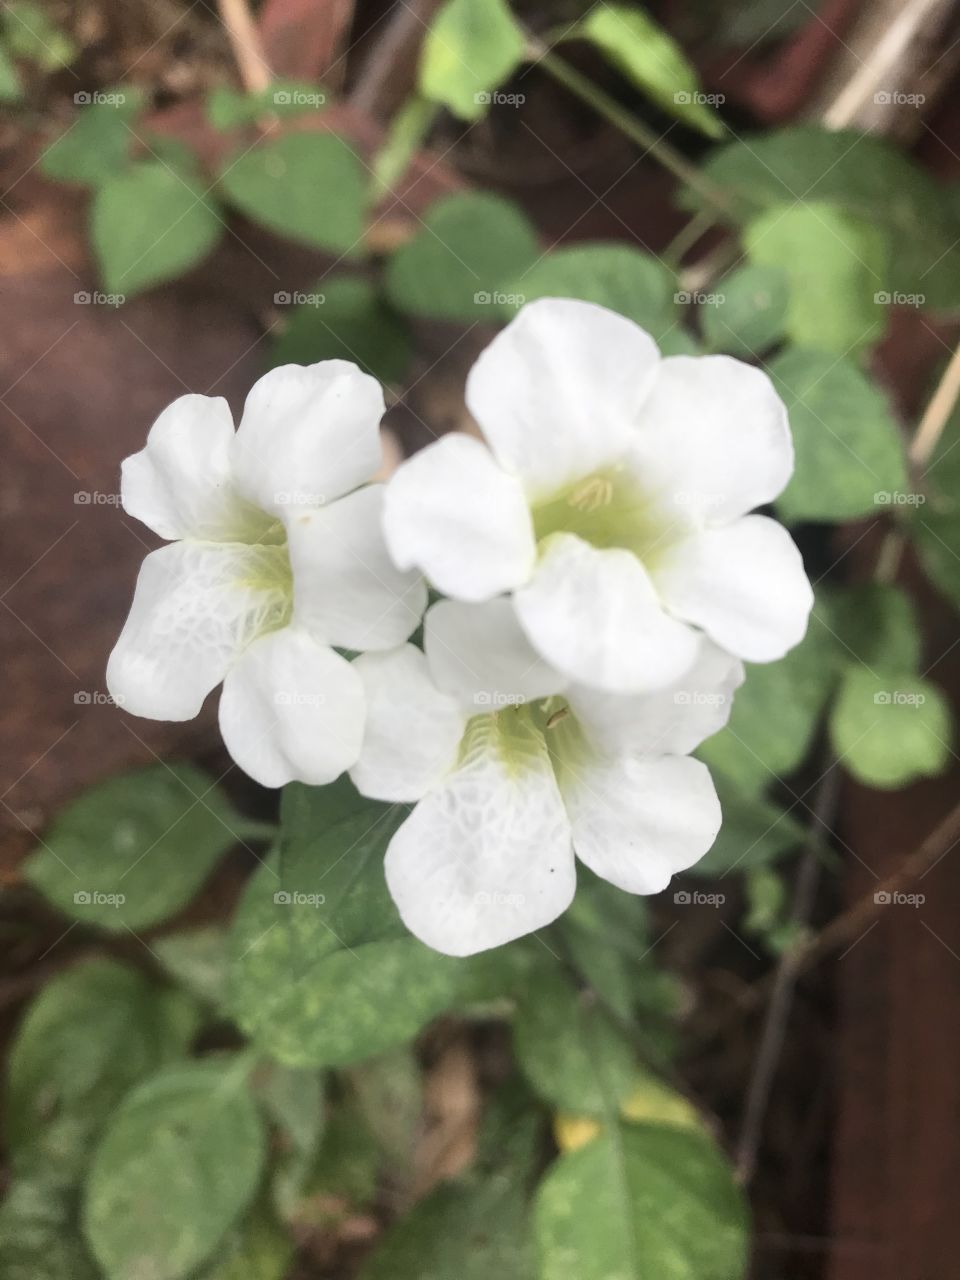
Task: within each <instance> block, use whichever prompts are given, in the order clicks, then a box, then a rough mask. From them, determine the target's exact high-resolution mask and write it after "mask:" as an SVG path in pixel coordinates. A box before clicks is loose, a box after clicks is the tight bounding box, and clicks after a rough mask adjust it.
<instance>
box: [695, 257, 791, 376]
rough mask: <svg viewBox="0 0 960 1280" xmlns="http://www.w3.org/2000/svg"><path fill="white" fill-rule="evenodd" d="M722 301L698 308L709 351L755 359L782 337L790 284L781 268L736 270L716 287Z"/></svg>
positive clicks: (756, 267)
mask: <svg viewBox="0 0 960 1280" xmlns="http://www.w3.org/2000/svg"><path fill="white" fill-rule="evenodd" d="M717 290H718V292H719V294H720V296H721V297H722V298H723V301H722V302H720V303H718V304H717V305H716V306H704V307H701V308H700V311H699V316H700V323H701V325H702V326H703V336H704V338H705V339H706V341H707V345H708V346H709V347H710V350H711V351H722V352H726V353H727V354H729V355H732V356H739V357H740V358H741V359H744V360H751V359H756V358H757V356H759V355H760V354H761V353H762V352H764V351H766V350H768V348H770V347H772V346H773V345H774V344H775V343H777V342H779V341H780V339H781V338H782V337H783V335H784V331H785V329H786V321H787V306H788V303H789V299H790V284H789V281H788V278H787V273H786V271H784V269H783V267H781V266H770V267H761V266H747V267H740V268H739V270H737V271H733V272H731V273H730V275H728V276H724V277H723V279H722V280H721V281H720V283H719V284H718V285H717Z"/></svg>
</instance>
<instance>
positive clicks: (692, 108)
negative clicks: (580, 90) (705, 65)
mask: <svg viewBox="0 0 960 1280" xmlns="http://www.w3.org/2000/svg"><path fill="white" fill-rule="evenodd" d="M564 38H565V39H581V40H589V41H590V43H591V44H593V45H595V46H596V47H597V48H598V49H599V50H600V51H601V52H602V53H603V54H604V55H605V56H606V57H607V58H609V60H610V61H611V62H612V63H613V65H614V66H615V67H617V68H618V70H620V71H622V72H623V74H624V75H625V76H626V77H627V78H628V79H629V80H631V81H632V82H633V84H635V85H636V87H637V88H638V89H640V90H642V91H643V92H644V93H645V94H647V96H648V97H649V98H651V99H652V101H654V102H655V103H656V104H657V105H658V106H660V107H662V108H663V109H664V110H665V111H666V112H668V113H669V114H670V115H672V116H674V117H676V119H678V120H682V121H683V122H684V123H685V124H689V125H692V126H693V127H694V128H695V129H699V130H700V132H701V133H705V134H707V136H708V137H710V138H720V137H723V134H724V133H725V129H724V127H723V122H722V121H721V120H720V118H719V116H718V115H717V114H716V108H715V106H714V105H713V104H712V103H711V101H710V100H709V99H708V96H707V95H706V94H704V93H702V92H701V89H700V79H699V77H698V76H697V73H696V71H695V70H694V68H693V66H692V65H691V63H690V61H689V59H688V58H687V56H686V54H685V53H684V52H683V50H682V49H681V48H680V46H679V45H678V44H677V42H676V40H674V39H673V37H672V36H670V35H668V34H667V32H666V31H664V29H663V28H662V27H661V26H660V25H659V24H658V23H656V22H654V20H653V19H652V18H651V17H650V16H649V14H647V13H644V11H643V10H642V9H633V8H630V7H628V6H627V5H624V4H597V5H595V6H593V7H592V8H591V9H590V10H589V12H588V13H587V16H586V17H585V18H584V19H583V20H582V21H581V22H579V23H577V24H576V25H575V26H574V27H573V28H571V29H570V30H569V31H568V32H566V33H565V36H564Z"/></svg>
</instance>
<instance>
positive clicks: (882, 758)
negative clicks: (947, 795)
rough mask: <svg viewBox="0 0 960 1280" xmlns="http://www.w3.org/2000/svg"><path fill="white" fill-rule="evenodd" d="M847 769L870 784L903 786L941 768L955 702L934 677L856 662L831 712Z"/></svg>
mask: <svg viewBox="0 0 960 1280" xmlns="http://www.w3.org/2000/svg"><path fill="white" fill-rule="evenodd" d="M830 736H831V739H832V741H833V747H834V750H835V751H836V753H837V755H838V756H839V757H840V759H841V763H842V764H843V766H844V768H845V769H847V770H848V771H849V772H850V773H852V774H853V776H854V777H855V778H857V779H859V781H860V782H864V783H866V784H867V786H871V787H883V788H897V787H903V786H906V785H907V783H908V782H913V781H915V780H916V779H917V778H923V777H928V776H935V775H936V774H938V773H941V772H942V771H943V770H944V769H945V768H946V766H947V764H948V763H949V760H950V740H951V738H952V736H953V729H952V725H951V713H950V706H949V703H948V702H947V700H946V699H945V698H944V696H943V694H942V693H941V692H940V691H939V689H937V688H936V687H935V686H934V685H932V684H931V683H930V682H929V680H924V679H922V678H920V677H919V676H915V675H912V674H910V673H909V672H897V671H894V670H890V669H881V670H877V671H875V672H872V671H868V670H866V669H865V668H863V667H853V666H851V667H850V668H849V669H848V671H847V673H846V675H845V676H844V678H843V683H842V685H841V686H840V694H839V697H838V698H837V701H836V704H835V706H834V708H833V711H832V713H831V716H830Z"/></svg>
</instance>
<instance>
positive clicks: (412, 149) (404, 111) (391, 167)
mask: <svg viewBox="0 0 960 1280" xmlns="http://www.w3.org/2000/svg"><path fill="white" fill-rule="evenodd" d="M436 117H437V107H436V104H435V103H433V102H428V101H427V99H426V98H422V97H420V96H419V95H418V94H414V95H413V96H412V97H410V98H408V99H407V101H406V102H405V103H404V104H403V106H402V107H401V108H400V110H399V111H398V112H397V113H396V114H395V115H394V117H393V119H392V120H391V121H390V124H389V125H388V127H387V137H386V141H385V142H384V144H383V146H382V147H381V148H380V149H379V151H377V153H376V155H375V156H374V158H373V176H372V178H371V181H370V190H369V192H368V199H369V200H370V203H371V204H376V203H377V202H378V201H379V200H382V199H383V197H384V196H385V195H388V194H389V192H391V191H392V190H393V188H394V187H395V186H396V185H397V183H398V182H399V181H400V179H401V178H402V177H403V175H404V174H405V173H406V172H407V169H408V168H409V167H410V164H411V162H412V160H413V157H414V156H415V155H416V153H417V151H418V150H419V148H420V146H421V145H422V143H423V141H424V139H425V138H426V136H427V134H428V133H429V132H430V126H431V125H432V124H433V122H434V120H435V119H436Z"/></svg>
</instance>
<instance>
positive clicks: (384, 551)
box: [107, 299, 813, 955]
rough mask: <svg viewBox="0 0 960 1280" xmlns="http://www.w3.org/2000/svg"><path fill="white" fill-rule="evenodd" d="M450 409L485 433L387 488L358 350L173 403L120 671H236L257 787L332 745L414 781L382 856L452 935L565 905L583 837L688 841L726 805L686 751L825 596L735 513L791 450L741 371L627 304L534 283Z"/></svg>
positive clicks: (377, 781)
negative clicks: (651, 326) (537, 294)
mask: <svg viewBox="0 0 960 1280" xmlns="http://www.w3.org/2000/svg"><path fill="white" fill-rule="evenodd" d="M467 405H468V408H469V409H470V411H471V413H472V414H473V416H474V418H475V419H476V421H477V423H478V424H479V426H480V427H481V429H482V431H483V435H484V437H485V441H486V443H481V442H480V441H479V440H478V439H475V438H474V437H472V436H467V435H464V434H453V435H449V436H445V437H444V438H443V439H441V440H439V441H438V442H437V443H435V444H433V445H431V446H430V447H428V448H427V449H425V450H423V451H422V452H421V453H420V454H418V455H417V456H415V457H414V458H412V459H411V460H410V461H408V462H406V463H404V464H403V465H402V466H401V467H400V468H399V470H398V471H397V472H396V473H395V475H394V476H393V477H392V479H391V480H390V482H389V483H388V484H387V485H386V486H383V485H379V484H369V483H366V482H367V481H369V479H370V477H371V476H373V475H374V474H375V473H376V471H377V469H378V467H379V466H380V461H381V454H380V442H379V423H380V419H381V417H382V414H383V410H384V404H383V396H382V393H381V390H380V387H379V386H378V384H377V383H376V382H375V380H374V379H372V378H370V377H369V376H367V375H366V374H363V373H361V372H360V371H359V370H358V369H357V368H356V367H355V366H354V365H351V364H349V363H347V362H344V361H340V360H330V361H324V362H323V363H321V364H316V365H312V366H310V367H308V368H303V367H300V366H296V365H289V366H286V367H284V368H280V369H274V370H273V371H272V372H271V373H268V374H267V375H266V377H264V378H261V380H260V381H259V382H258V383H257V384H256V386H254V388H253V390H252V391H251V392H250V395H249V396H248V398H247V402H246V405H245V407H244V412H243V417H242V419H241V422H240V425H239V427H238V428H237V430H236V432H235V431H234V427H233V423H232V420H231V417H230V413H229V410H228V408H227V406H226V403H225V402H224V401H223V400H221V399H212V398H208V397H205V396H197V395H190V396H183V397H182V398H181V399H179V400H177V401H175V402H174V404H172V405H171V406H170V407H169V408H168V409H166V410H165V411H164V413H162V414H161V415H160V417H159V418H158V419H157V421H156V423H155V424H154V426H153V428H152V429H151V431H150V434H149V436H148V439H147V444H146V447H145V448H144V449H143V450H142V451H141V452H140V453H138V454H135V455H134V456H133V457H131V458H128V459H127V460H126V462H125V463H124V465H123V478H122V498H123V505H124V508H125V510H126V511H127V512H129V514H131V515H133V516H136V517H137V518H138V519H140V520H142V521H143V522H144V523H145V524H146V525H148V526H149V527H150V528H151V529H153V530H154V531H155V532H156V533H158V534H160V536H161V537H163V538H165V539H168V540H170V541H169V545H167V546H165V547H163V548H161V549H160V550H158V551H153V552H151V553H150V554H149V555H148V556H147V558H146V560H145V561H144V563H143V566H142V568H141V571H140V577H139V579H138V582H137V588H136V593H135V596H134V600H133V605H132V608H131V611H130V616H129V617H128V619H127V622H126V625H125V626H124V629H123V632H122V634H121V636H120V639H119V641H118V642H117V645H116V648H115V649H114V651H113V654H112V655H111V658H110V662H109V666H108V672H107V681H108V686H109V689H110V692H111V694H112V695H113V696H114V697H115V698H116V699H117V701H118V702H121V703H122V705H123V707H124V708H125V709H126V710H128V711H132V712H134V713H135V714H138V715H144V716H151V717H154V718H157V719H167V720H184V719H188V718H190V717H192V716H195V715H196V714H197V712H198V711H199V710H200V707H201V704H202V703H203V701H204V699H205V698H206V696H207V695H208V694H209V693H210V691H211V690H212V689H213V688H214V687H215V686H216V685H217V684H219V683H220V682H221V681H222V683H223V691H222V693H221V696H220V726H221V730H222V733H223V738H224V741H225V743H226V745H227V747H228V749H229V751H230V753H231V755H232V756H233V758H234V759H235V760H236V761H237V763H238V764H239V765H240V766H241V767H242V768H243V769H245V770H246V771H247V772H248V773H249V774H250V775H251V776H252V777H254V778H255V779H257V780H258V781H260V782H262V783H263V784H264V785H266V786H281V785H283V784H284V783H286V782H289V781H292V780H300V781H304V782H308V783H312V784H322V783H327V782H330V781H332V780H333V779H334V778H336V777H337V776H338V775H339V774H341V773H343V772H344V771H345V770H349V772H350V776H351V778H352V779H353V781H354V783H355V785H356V786H357V788H358V789H359V790H360V791H361V792H362V793H363V794H364V795H367V796H370V797H372V798H375V799H379V800H387V801H401V802H408V803H409V802H415V806H416V807H415V808H414V809H413V812H412V813H411V815H410V816H409V817H408V818H407V820H406V821H405V822H404V823H403V825H402V826H401V827H400V829H399V830H398V832H397V834H396V835H395V836H394V838H393V840H392V842H391V844H390V847H389V850H388V852H387V859H386V875H387V881H388V884H389V887H390V891H391V893H392V895H393V897H394V900H395V901H396V903H397V906H398V908H399V910H400V913H401V915H402V917H403V919H404V921H405V922H406V924H407V925H408V927H409V928H410V929H411V930H412V931H413V932H414V933H415V934H416V935H417V936H418V937H420V938H421V939H423V941H425V942H426V943H428V944H429V945H430V946H432V947H435V948H437V949H438V950H440V951H444V952H447V953H449V954H454V955H467V954H471V953H473V952H476V951H481V950H484V949H485V948H488V947H492V946H496V945H499V944H500V943H503V942H506V941H509V940H510V939H512V938H516V937H519V936H520V935H522V934H525V933H529V932H531V931H532V930H535V929H538V928H540V927H542V926H544V925H546V924H549V923H550V921H552V920H554V919H555V918H556V917H557V916H558V915H560V913H561V912H563V911H564V910H565V909H566V907H567V906H568V905H569V904H570V901H571V899H572V897H573V894H574V889H575V880H576V872H575V863H574V854H576V856H577V857H578V858H579V859H580V860H581V861H582V862H584V863H585V864H586V865H587V866H589V867H590V868H591V869H592V870H593V871H595V872H596V873H597V874H598V875H600V876H602V877H604V878H605V879H607V880H609V881H612V882H613V883H614V884H616V885H619V886H620V887H622V888H623V889H625V890H627V891H629V892H632V893H655V892H658V891H659V890H661V889H663V888H664V887H665V886H666V884H667V883H668V881H669V880H670V877H671V876H672V875H673V874H674V873H675V872H677V871H680V870H683V869H684V868H686V867H689V866H691V865H692V864H693V863H694V862H696V861H697V860H698V859H699V858H701V857H702V856H703V855H704V854H705V853H706V852H707V850H708V849H709V848H710V845H711V844H712V843H713V840H714V838H715V837H716V833H717V831H718V829H719V826H720V808H719V803H718V801H717V796H716V792H715V790H714V787H713V783H712V781H711V778H710V775H709V773H708V771H707V769H706V768H705V766H704V765H703V764H701V763H700V762H699V761H697V760H694V759H692V758H691V756H690V752H691V751H693V749H694V748H695V747H696V746H698V745H699V743H700V742H702V741H703V740H704V739H705V738H706V737H708V736H709V735H710V734H712V733H715V732H716V731H717V730H718V729H719V728H721V727H722V726H723V725H724V724H725V723H726V720H727V718H728V716H729V714H730V708H731V703H732V697H733V693H734V690H735V689H736V688H737V686H738V685H739V684H740V683H741V681H742V679H743V667H742V662H741V660H742V659H746V660H748V661H752V662H768V661H772V660H774V659H776V658H779V657H781V656H782V655H783V654H784V653H786V651H787V650H788V649H789V648H791V647H792V646H793V645H795V644H796V643H797V642H798V641H799V640H800V639H801V638H802V636H803V633H804V630H805V627H806V623H807V617H808V614H809V611H810V608H811V605H812V600H813V597H812V592H811V590H810V585H809V583H808V581H807V578H806V576H805V574H804V571H803V566H802V563H801V560H800V556H799V553H798V552H797V549H796V547H795V546H794V544H793V542H792V541H791V539H790V537H789V535H788V534H787V532H786V531H785V530H784V529H783V528H782V527H781V526H780V525H779V524H777V523H776V522H775V521H773V520H770V519H768V518H767V517H765V516H760V515H751V514H749V513H750V512H751V511H753V509H754V508H756V507H758V506H761V505H763V504H765V503H768V502H770V501H771V500H772V499H773V498H775V497H776V496H777V495H778V494H779V493H780V492H781V490H782V489H783V487H784V485H785V484H786V482H787V480H788V479H789V476H790V473H791V470H792V466H793V452H792V446H791V441H790V433H789V428H788V424H787V417H786V411H785V409H784V406H783V404H782V403H781V401H780V399H779V398H778V396H777V394H776V392H775V391H774V389H773V387H772V385H771V383H770V381H769V380H768V379H767V377H766V376H765V375H764V374H763V373H761V372H760V371H758V370H757V369H754V368H752V367H750V366H748V365H745V364H742V363H740V362H739V361H736V360H733V359H730V358H728V357H726V356H703V357H688V356H674V357H670V358H667V359H663V358H661V356H660V354H659V352H658V350H657V347H656V345H655V343H654V342H653V340H652V339H651V338H650V336H649V335H648V334H646V333H645V332H644V331H643V330H642V329H640V328H638V327H637V326H636V325H635V324H633V323H632V322H631V321H629V320H626V319H624V318H623V317H621V316H618V315H616V314H614V313H612V312H610V311H606V310H605V309H603V308H602V307H597V306H594V305H592V304H589V303H583V302H573V301H568V300H562V299H544V300H542V301H538V302H534V303H531V304H530V305H529V306H527V307H525V308H524V309H523V310H522V311H521V312H520V313H519V314H518V316H517V317H516V319H515V320H514V321H513V322H512V323H511V324H510V325H508V326H507V328H506V329H504V330H503V332H502V333H501V334H500V335H499V336H498V337H497V338H495V339H494V341H493V342H492V343H491V344H490V346H489V347H488V348H487V349H486V351H484V353H483V354H482V355H481V357H480V358H479V360H478V361H477V363H476V365H475V366H474V368H473V369H472V371H471V373H470V377H469V379H468V383H467ZM427 582H429V584H430V585H431V586H432V587H433V588H434V589H435V590H436V592H437V593H439V594H442V595H443V596H445V597H447V598H446V599H443V600H439V601H438V602H437V603H435V604H433V605H432V607H431V608H430V609H429V610H426V605H427V589H426V583H427ZM425 610H426V614H425V616H424V611H425ZM421 620H422V621H423V636H424V641H423V649H422V650H421V649H420V648H417V647H416V646H415V645H413V644H410V643H405V642H406V641H408V638H409V637H410V636H411V635H412V634H413V633H414V631H415V630H416V629H417V628H418V627H419V625H420V623H421ZM338 651H347V653H348V654H349V655H350V656H349V657H348V656H344V654H343V653H342V652H338Z"/></svg>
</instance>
